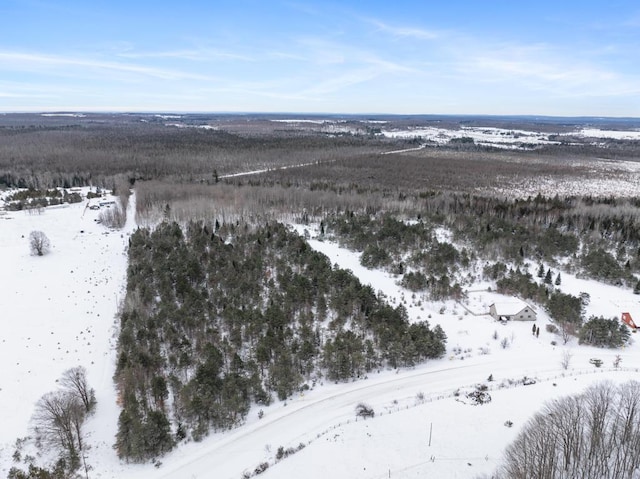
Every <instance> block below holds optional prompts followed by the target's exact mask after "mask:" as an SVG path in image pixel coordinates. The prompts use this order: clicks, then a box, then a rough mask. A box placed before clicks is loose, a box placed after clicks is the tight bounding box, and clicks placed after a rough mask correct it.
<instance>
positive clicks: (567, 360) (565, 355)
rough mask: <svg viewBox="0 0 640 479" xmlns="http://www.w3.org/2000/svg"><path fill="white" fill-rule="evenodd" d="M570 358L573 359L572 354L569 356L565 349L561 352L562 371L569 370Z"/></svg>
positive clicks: (569, 353) (569, 352)
mask: <svg viewBox="0 0 640 479" xmlns="http://www.w3.org/2000/svg"><path fill="white" fill-rule="evenodd" d="M572 357H573V354H571V351H569V350H567V349H565V350H564V351H562V359H561V360H560V365H561V366H562V369H564V370H565V371H566V370H567V369H569V364H571V358H572Z"/></svg>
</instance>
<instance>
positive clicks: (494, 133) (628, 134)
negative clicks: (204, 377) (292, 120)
mask: <svg viewBox="0 0 640 479" xmlns="http://www.w3.org/2000/svg"><path fill="white" fill-rule="evenodd" d="M381 133H382V135H383V136H385V137H388V138H420V139H422V140H424V141H431V142H434V143H438V144H445V143H449V141H451V140H453V139H460V138H472V139H473V141H474V143H475V144H477V145H482V146H493V147H495V148H506V149H517V148H531V146H532V145H557V144H560V142H559V141H556V140H550V139H549V133H542V132H537V131H527V130H509V129H504V128H495V127H475V126H473V127H465V126H463V127H460V128H459V129H451V128H438V127H419V128H409V129H391V130H383V131H382V132H381ZM558 134H559V135H561V136H569V135H570V136H577V137H583V138H600V139H602V138H607V139H616V140H638V139H640V131H638V130H628V131H627V130H601V129H598V128H581V129H576V131H574V132H572V133H558Z"/></svg>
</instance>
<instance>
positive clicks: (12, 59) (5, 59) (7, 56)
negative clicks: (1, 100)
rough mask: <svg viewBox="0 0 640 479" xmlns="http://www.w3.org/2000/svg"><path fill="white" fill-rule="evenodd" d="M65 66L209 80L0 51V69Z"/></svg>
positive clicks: (200, 77)
mask: <svg viewBox="0 0 640 479" xmlns="http://www.w3.org/2000/svg"><path fill="white" fill-rule="evenodd" d="M65 67H77V68H90V69H99V70H105V71H113V72H122V73H134V74H138V75H143V76H147V77H153V78H159V79H163V80H211V78H210V77H207V76H204V75H199V74H194V73H190V72H183V71H178V70H167V69H160V68H154V67H147V66H142V65H135V64H131V63H123V62H113V61H100V60H93V59H87V58H76V57H65V56H59V55H45V54H39V53H22V52H11V51H0V70H8V69H11V70H29V71H32V70H34V69H36V70H38V69H51V68H65Z"/></svg>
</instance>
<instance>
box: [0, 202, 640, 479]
mask: <svg viewBox="0 0 640 479" xmlns="http://www.w3.org/2000/svg"><path fill="white" fill-rule="evenodd" d="M98 213H99V212H97V211H92V210H89V209H86V203H83V204H75V205H69V206H67V207H61V208H47V209H45V210H44V212H43V213H42V214H40V215H37V214H36V215H30V214H29V213H26V212H16V213H7V214H6V215H3V216H0V260H1V261H2V263H1V264H2V265H3V267H2V270H1V271H2V272H1V274H0V294H1V295H2V296H1V298H2V305H3V308H2V315H1V318H2V321H3V323H4V324H3V328H2V330H1V332H0V360H1V361H2V364H3V368H2V370H1V372H0V407H2V411H3V428H2V432H0V444H1V448H0V475H4V476H6V474H7V471H8V469H9V468H10V467H11V466H12V465H14V464H13V462H12V459H11V456H12V454H13V451H14V447H13V442H14V440H15V439H16V438H18V437H24V436H26V435H28V434H29V418H30V415H31V413H32V411H33V407H34V404H35V402H36V401H37V400H38V398H39V397H40V396H42V395H43V394H45V393H46V392H49V391H52V390H54V389H55V388H56V383H55V381H56V379H57V378H59V377H60V374H61V373H62V372H63V371H64V370H66V369H68V368H70V367H72V366H75V365H83V366H85V367H86V368H87V370H88V372H89V382H90V384H91V386H93V387H94V388H95V389H96V392H97V399H98V406H97V411H96V414H95V415H94V416H93V417H92V418H90V420H89V421H88V423H87V436H88V443H89V444H90V447H91V449H90V450H89V452H88V457H87V462H88V463H89V464H90V465H91V466H92V468H93V469H92V470H91V471H90V472H89V477H91V478H118V479H120V478H124V479H127V478H132V479H133V478H141V477H145V478H167V479H169V478H176V479H178V478H180V479H182V478H211V477H216V478H230V479H239V478H240V477H241V476H242V474H243V473H244V472H252V471H254V469H255V468H256V467H258V465H259V464H261V463H264V462H266V463H268V464H269V468H268V469H267V470H266V471H265V472H264V473H263V474H262V475H261V477H266V478H295V477H305V478H310V479H314V478H318V479H320V478H325V477H326V476H327V475H328V474H331V476H332V477H333V478H334V479H347V478H349V479H351V478H387V477H393V478H410V477H442V478H445V477H446V478H468V477H474V476H475V475H477V474H481V473H489V472H491V471H492V470H494V469H495V467H496V465H497V464H498V463H499V460H500V457H501V452H502V451H503V449H504V448H505V446H506V445H507V444H509V442H511V441H512V440H513V439H514V437H515V436H516V435H517V433H518V431H519V430H520V429H521V428H522V426H523V425H524V423H525V422H526V420H527V418H528V417H530V416H531V415H532V414H533V413H534V412H535V411H536V410H538V409H539V408H540V407H541V405H542V404H543V403H544V401H546V400H548V399H550V398H553V397H556V396H558V395H564V394H571V393H573V392H576V391H580V390H582V389H584V388H585V387H586V386H587V385H589V384H591V383H593V382H594V381H599V380H603V379H611V380H614V381H623V380H627V379H633V378H637V377H638V371H639V370H640V346H638V345H637V344H635V343H633V344H631V345H629V346H627V347H626V348H625V349H623V350H620V351H611V350H600V349H595V348H591V347H584V346H578V345H577V344H576V341H575V340H573V341H572V342H570V343H569V344H568V345H567V346H563V345H562V340H561V338H559V337H558V336H556V335H553V334H551V333H548V332H547V331H546V330H545V325H546V324H547V323H548V322H549V318H548V317H547V316H546V314H545V313H544V312H543V311H538V320H537V322H536V324H537V325H538V326H539V327H540V336H539V337H536V336H534V335H533V334H532V331H531V329H532V327H531V323H529V322H523V323H518V322H511V323H508V324H506V325H503V324H501V323H498V322H496V321H494V320H493V319H492V318H490V317H489V316H488V315H484V314H482V312H483V311H484V309H485V308H486V307H487V306H488V305H489V304H490V303H491V302H493V301H495V300H496V295H495V294H494V293H489V292H487V291H486V289H487V288H486V287H487V285H486V284H478V285H474V286H477V287H474V288H470V289H473V291H474V292H472V293H470V299H469V301H468V302H467V303H468V304H465V305H462V304H458V303H456V302H454V301H446V302H437V303H431V302H428V301H425V300H424V299H422V298H421V297H420V295H417V296H416V297H412V294H411V293H410V292H408V291H405V290H403V289H402V288H401V287H399V286H398V285H397V284H396V282H397V278H395V277H393V276H391V275H389V274H387V273H385V272H381V271H371V270H367V269H366V268H364V267H362V266H360V264H359V255H358V254H357V253H353V252H350V251H347V250H345V249H342V248H340V247H339V246H338V245H337V244H335V243H332V242H330V241H321V240H320V239H319V238H318V236H317V233H318V232H317V230H316V229H315V228H309V227H307V228H308V229H309V233H310V236H311V239H310V244H311V246H312V247H314V248H316V249H318V250H319V251H321V252H323V253H325V254H326V255H327V256H329V258H330V259H331V262H332V263H337V264H339V265H340V266H342V267H344V268H348V269H350V270H352V271H353V272H354V274H356V275H357V276H358V277H359V278H360V279H361V281H363V282H365V283H369V284H371V285H372V287H373V288H374V290H376V291H381V292H383V293H384V294H385V295H386V296H387V297H388V298H389V301H390V302H391V303H392V304H394V305H397V304H401V303H402V304H404V305H405V306H406V308H407V311H408V314H409V317H410V319H411V320H412V321H417V320H428V321H430V323H431V324H432V325H435V324H440V325H441V326H442V328H443V329H444V330H445V332H446V334H447V336H448V345H447V354H446V356H445V357H444V358H443V359H440V360H434V361H430V362H428V363H426V364H423V365H420V366H418V367H415V368H408V369H400V370H382V371H379V372H378V371H376V372H373V373H372V374H370V375H369V376H368V377H367V378H366V379H362V380H359V381H354V382H350V383H346V384H333V383H324V384H317V385H316V386H315V387H314V388H313V389H312V390H310V391H306V392H304V393H303V394H302V393H300V394H297V395H296V396H294V397H292V398H290V399H289V400H287V401H286V403H284V402H275V403H274V404H272V405H271V406H269V407H264V408H263V412H264V415H263V417H262V418H261V419H259V417H258V408H257V407H256V408H254V409H252V410H251V412H250V413H249V416H248V418H247V420H246V423H245V424H244V425H242V426H241V427H239V428H237V429H234V430H232V431H228V432H225V433H219V434H213V435H211V436H210V437H208V438H206V439H205V440H204V441H202V442H200V443H193V442H191V443H188V444H182V445H180V446H179V447H178V448H177V449H176V450H175V451H173V452H172V453H170V454H168V455H167V456H166V457H163V458H161V459H160V460H161V461H162V465H161V466H160V467H154V466H153V465H151V464H148V465H128V464H125V463H122V462H121V461H119V460H118V458H117V457H116V453H115V451H114V450H113V448H112V445H113V443H114V434H115V431H116V424H117V417H118V413H119V411H118V407H117V405H116V392H115V389H114V386H113V382H112V375H113V372H114V368H115V354H114V347H115V334H116V330H115V327H116V326H117V324H116V313H117V308H118V302H119V301H120V300H121V299H122V295H123V288H124V280H125V272H126V256H125V254H126V245H127V240H128V235H129V233H130V232H131V230H132V229H133V228H134V225H133V224H132V223H131V221H129V223H128V224H127V226H126V228H125V229H124V230H123V231H121V232H120V231H118V232H114V231H109V230H108V229H106V228H104V227H103V226H101V225H98V224H96V223H95V221H94V219H95V217H96V216H97V214H98ZM132 217H133V215H132V214H129V218H132ZM297 229H298V231H300V232H303V231H304V227H297ZM32 230H41V231H44V232H45V233H46V234H47V236H48V237H49V238H50V240H51V243H52V251H51V253H50V254H49V255H47V256H44V257H34V256H31V255H30V254H29V248H28V240H27V238H28V235H29V233H30V231H32ZM530 268H531V269H532V272H535V271H533V270H534V269H536V268H537V265H531V266H530ZM560 287H561V289H562V290H563V291H565V292H569V293H572V294H578V293H580V292H583V291H584V292H588V293H589V294H590V295H591V303H590V305H589V306H588V307H587V315H590V314H598V315H600V314H603V315H605V316H608V317H610V316H618V315H619V314H620V312H621V309H622V308H624V310H625V311H626V310H629V309H632V306H634V305H636V304H638V305H640V303H638V297H637V296H634V295H633V294H632V293H631V291H627V290H621V289H619V288H614V287H612V286H607V285H603V284H599V283H597V282H594V281H585V280H579V279H576V278H575V277H573V276H572V275H570V274H568V273H565V272H562V285H561V286H560ZM632 314H633V312H632ZM639 314H640V313H639ZM634 339H635V336H634ZM552 341H554V342H555V343H556V344H552ZM566 351H569V352H570V353H571V354H572V358H571V361H570V364H569V367H568V369H567V370H564V369H563V368H562V365H561V362H562V359H563V356H564V354H565V352H566ZM618 354H619V355H620V356H621V358H622V367H620V368H619V369H618V370H615V369H614V368H613V365H612V364H613V361H614V359H615V357H616V355H618ZM593 357H597V358H600V359H602V360H603V362H604V365H603V367H602V368H599V369H597V368H595V367H594V366H593V365H591V364H590V363H589V359H590V358H593ZM489 376H492V378H493V381H491V382H488V378H489ZM525 376H527V377H529V378H535V379H536V380H537V383H536V384H533V385H528V386H524V385H522V384H521V383H520V384H519V383H517V381H519V380H521V379H523V378H524V377H525ZM479 383H486V384H487V385H488V386H489V389H490V393H491V395H492V398H493V400H492V401H491V403H489V404H486V405H482V406H472V405H469V404H464V403H463V402H461V401H459V400H458V399H460V397H456V395H455V394H456V391H457V390H459V389H461V388H462V389H461V390H462V391H464V390H465V388H472V387H474V385H476V384H479ZM360 402H365V403H367V404H369V405H370V406H371V407H372V408H373V409H374V410H375V412H376V416H375V417H374V418H372V419H367V420H362V419H360V420H358V421H356V416H355V406H356V405H357V404H358V403H360ZM506 421H512V422H513V427H507V426H505V422H506ZM300 444H303V445H304V446H305V447H304V448H303V449H301V450H299V451H297V452H295V454H292V455H290V456H289V457H288V458H286V459H283V460H281V461H276V459H275V458H276V454H277V450H278V448H279V447H280V446H282V447H284V448H285V449H288V448H292V449H294V450H296V449H297V448H298V447H299V445H300Z"/></svg>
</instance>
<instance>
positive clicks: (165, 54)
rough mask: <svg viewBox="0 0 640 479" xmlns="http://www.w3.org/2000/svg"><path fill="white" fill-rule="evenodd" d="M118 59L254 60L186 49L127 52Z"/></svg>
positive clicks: (215, 52) (211, 50) (223, 52)
mask: <svg viewBox="0 0 640 479" xmlns="http://www.w3.org/2000/svg"><path fill="white" fill-rule="evenodd" d="M118 57H122V58H131V59H142V58H178V59H183V60H193V61H209V60H214V59H226V60H240V61H245V62H253V61H255V59H254V58H252V57H249V56H246V55H240V54H237V53H231V52H225V51H221V50H213V49H192V50H188V49H184V50H166V51H157V52H135V51H131V50H129V51H126V52H122V53H119V54H118Z"/></svg>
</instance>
